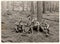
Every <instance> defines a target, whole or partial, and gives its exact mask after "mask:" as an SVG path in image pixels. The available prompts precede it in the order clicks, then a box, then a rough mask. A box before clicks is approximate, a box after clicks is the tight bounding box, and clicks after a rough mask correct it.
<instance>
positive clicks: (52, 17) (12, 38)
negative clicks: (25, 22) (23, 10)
mask: <svg viewBox="0 0 60 44" xmlns="http://www.w3.org/2000/svg"><path fill="white" fill-rule="evenodd" d="M16 14H17V13H16ZM16 14H15V13H13V15H2V25H1V27H2V28H1V41H2V42H59V14H58V13H47V14H43V19H45V20H46V21H47V23H48V24H49V25H50V28H49V29H50V35H49V37H45V34H44V33H41V32H39V34H38V32H35V31H34V33H33V34H27V33H16V32H15V31H14V28H15V23H16V22H19V19H20V17H21V16H24V14H23V15H21V14H17V15H16ZM24 17H25V16H24Z"/></svg>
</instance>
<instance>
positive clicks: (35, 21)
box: [32, 18, 40, 32]
mask: <svg viewBox="0 0 60 44" xmlns="http://www.w3.org/2000/svg"><path fill="white" fill-rule="evenodd" d="M39 25H40V24H39V22H38V21H37V18H35V19H33V20H32V28H33V29H32V31H33V30H36V29H37V31H38V32H39Z"/></svg>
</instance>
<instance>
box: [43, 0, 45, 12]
mask: <svg viewBox="0 0 60 44" xmlns="http://www.w3.org/2000/svg"><path fill="white" fill-rule="evenodd" d="M43 13H45V1H43Z"/></svg>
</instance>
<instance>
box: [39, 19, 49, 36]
mask: <svg viewBox="0 0 60 44" xmlns="http://www.w3.org/2000/svg"><path fill="white" fill-rule="evenodd" d="M40 27H41V29H42V30H43V32H44V33H45V34H46V36H48V34H49V25H48V24H47V23H46V22H45V20H44V21H43V22H42V23H41V24H40Z"/></svg>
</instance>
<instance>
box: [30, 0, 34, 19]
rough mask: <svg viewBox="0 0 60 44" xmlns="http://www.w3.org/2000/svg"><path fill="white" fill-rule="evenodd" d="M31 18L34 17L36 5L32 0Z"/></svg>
mask: <svg viewBox="0 0 60 44" xmlns="http://www.w3.org/2000/svg"><path fill="white" fill-rule="evenodd" d="M30 12H31V20H32V19H33V15H34V5H33V1H31V10H30Z"/></svg>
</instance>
